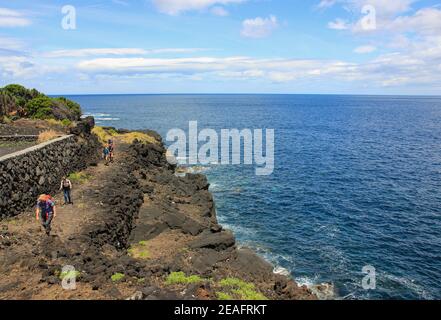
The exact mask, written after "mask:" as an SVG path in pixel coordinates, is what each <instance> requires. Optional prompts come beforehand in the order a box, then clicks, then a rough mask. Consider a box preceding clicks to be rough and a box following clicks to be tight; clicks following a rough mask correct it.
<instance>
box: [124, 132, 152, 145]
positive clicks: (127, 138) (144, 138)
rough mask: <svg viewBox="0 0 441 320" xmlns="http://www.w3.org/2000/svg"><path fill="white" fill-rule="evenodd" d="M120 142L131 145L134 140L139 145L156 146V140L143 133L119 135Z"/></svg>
mask: <svg viewBox="0 0 441 320" xmlns="http://www.w3.org/2000/svg"><path fill="white" fill-rule="evenodd" d="M120 138H121V141H123V142H125V143H129V144H131V143H133V142H134V141H135V140H138V141H139V142H141V143H153V144H157V143H158V140H156V139H155V138H154V137H152V136H151V135H148V134H147V133H143V132H129V133H125V134H122V135H120Z"/></svg>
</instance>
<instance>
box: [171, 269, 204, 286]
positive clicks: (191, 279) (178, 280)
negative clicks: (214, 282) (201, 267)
mask: <svg viewBox="0 0 441 320" xmlns="http://www.w3.org/2000/svg"><path fill="white" fill-rule="evenodd" d="M202 281H204V280H203V279H202V278H201V277H199V276H196V275H192V276H188V277H187V276H186V275H185V273H184V272H172V273H170V275H169V276H168V277H167V280H166V281H165V283H166V284H167V285H173V284H191V283H199V282H202Z"/></svg>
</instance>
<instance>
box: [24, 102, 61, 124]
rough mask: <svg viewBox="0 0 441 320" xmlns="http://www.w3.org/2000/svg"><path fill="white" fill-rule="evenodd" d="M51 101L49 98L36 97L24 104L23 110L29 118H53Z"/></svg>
mask: <svg viewBox="0 0 441 320" xmlns="http://www.w3.org/2000/svg"><path fill="white" fill-rule="evenodd" d="M53 105H54V104H53V101H52V99H51V98H49V97H38V98H35V99H32V100H31V101H29V102H28V103H26V106H25V109H26V113H27V114H28V116H29V117H31V118H34V119H42V120H44V119H50V118H53V111H52V108H53Z"/></svg>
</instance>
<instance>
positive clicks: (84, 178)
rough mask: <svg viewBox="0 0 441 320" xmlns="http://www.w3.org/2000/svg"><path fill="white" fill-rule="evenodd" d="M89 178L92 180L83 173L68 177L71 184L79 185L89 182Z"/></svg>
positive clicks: (72, 174) (75, 173)
mask: <svg viewBox="0 0 441 320" xmlns="http://www.w3.org/2000/svg"><path fill="white" fill-rule="evenodd" d="M90 178H92V176H91V175H90V174H87V173H85V172H74V173H71V174H70V175H69V176H68V179H69V180H70V181H71V182H72V183H80V184H82V183H85V182H87V181H89V180H90Z"/></svg>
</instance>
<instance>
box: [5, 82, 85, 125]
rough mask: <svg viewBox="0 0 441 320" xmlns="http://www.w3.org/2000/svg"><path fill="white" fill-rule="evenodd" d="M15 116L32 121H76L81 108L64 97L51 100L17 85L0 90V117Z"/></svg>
mask: <svg viewBox="0 0 441 320" xmlns="http://www.w3.org/2000/svg"><path fill="white" fill-rule="evenodd" d="M4 115H16V116H18V117H23V118H32V119H42V120H45V119H56V120H60V121H62V120H69V121H73V120H78V119H79V118H80V117H81V107H80V105H79V104H78V103H76V102H74V101H71V100H69V99H66V98H64V97H59V98H51V97H48V96H46V95H44V94H42V93H40V92H38V91H37V90H35V89H27V88H25V87H23V86H21V85H18V84H10V85H7V86H5V87H3V88H0V116H4Z"/></svg>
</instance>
